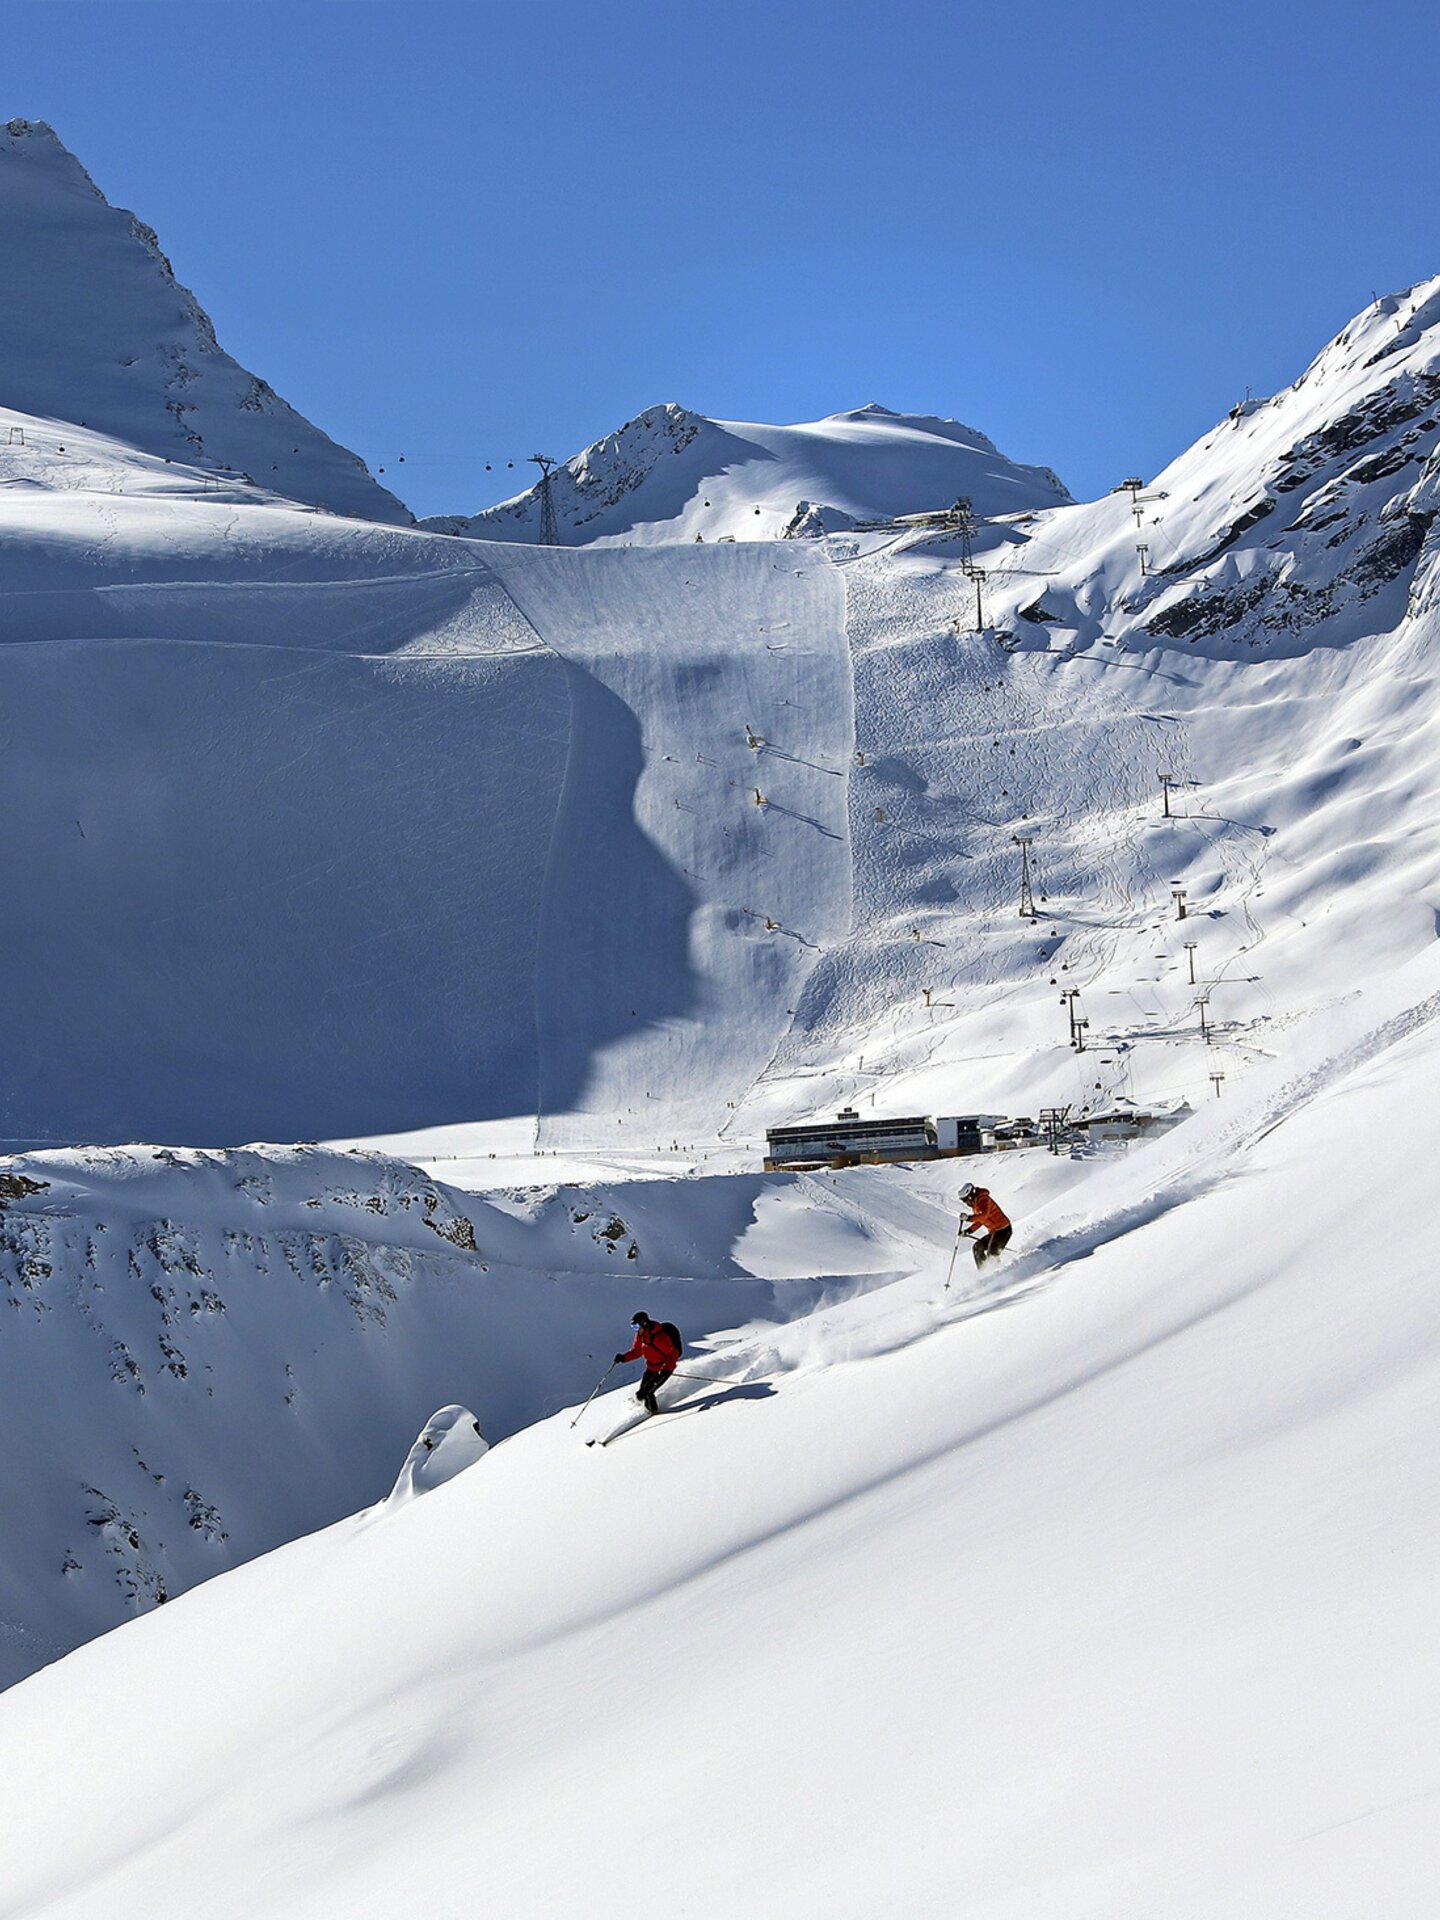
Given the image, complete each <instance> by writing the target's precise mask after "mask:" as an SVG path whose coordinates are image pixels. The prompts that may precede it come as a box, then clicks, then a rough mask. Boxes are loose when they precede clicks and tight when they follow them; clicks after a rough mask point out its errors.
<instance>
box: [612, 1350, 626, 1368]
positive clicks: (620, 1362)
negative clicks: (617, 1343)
mask: <svg viewBox="0 0 1440 1920" xmlns="http://www.w3.org/2000/svg"><path fill="white" fill-rule="evenodd" d="M611 1364H612V1366H617V1367H623V1366H624V1364H625V1356H624V1354H623V1353H617V1354H616V1356H615V1358H614V1360H613V1361H612V1362H611Z"/></svg>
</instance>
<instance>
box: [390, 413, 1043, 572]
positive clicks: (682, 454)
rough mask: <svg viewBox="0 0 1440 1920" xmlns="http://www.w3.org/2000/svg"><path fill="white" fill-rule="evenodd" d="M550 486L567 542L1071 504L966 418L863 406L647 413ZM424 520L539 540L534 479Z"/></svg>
mask: <svg viewBox="0 0 1440 1920" xmlns="http://www.w3.org/2000/svg"><path fill="white" fill-rule="evenodd" d="M550 486H551V491H552V498H553V502H554V511H555V526H556V533H557V535H558V537H559V542H560V544H561V545H562V546H591V545H606V546H610V545H623V546H648V545H653V544H655V543H657V542H664V541H671V540H689V541H694V540H696V539H702V540H725V539H729V540H769V539H774V538H775V537H776V536H778V535H780V534H783V533H785V532H786V531H787V530H799V529H802V528H803V530H804V531H806V532H810V533H815V532H821V531H833V530H835V529H837V528H841V527H848V526H852V525H853V524H854V523H855V522H856V521H859V520H879V519H888V518H890V517H891V516H892V515H894V514H905V513H923V512H929V511H933V510H935V509H936V508H941V507H948V506H951V505H952V504H953V503H954V501H955V500H957V499H958V498H959V497H961V496H962V495H964V496H965V497H967V498H969V499H971V500H972V501H973V502H974V504H975V507H976V509H977V511H979V512H981V513H985V514H1002V513H1019V512H1023V511H1026V510H1030V509H1034V508H1039V507H1052V506H1055V505H1057V504H1058V503H1059V502H1061V501H1064V500H1068V499H1069V497H1070V496H1069V495H1068V494H1067V493H1066V491H1065V489H1064V487H1063V486H1062V485H1061V484H1060V481H1059V480H1058V479H1057V478H1056V476H1055V475H1054V474H1053V473H1052V472H1051V471H1050V469H1049V468H1048V467H1025V466H1019V465H1017V464H1016V463H1015V462H1014V461H1013V460H1008V459H1007V458H1006V457H1005V455H1004V454H1002V453H1000V452H998V451H997V449H996V448H995V446H994V445H993V444H992V443H991V442H990V441H989V440H987V439H986V437H985V435H984V434H983V433H977V432H976V431H975V429H974V428H973V427H965V426H962V425H961V424H960V423H959V421H957V420H941V419H937V418H935V417H934V416H933V415H930V414H914V413H892V412H891V411H890V409H889V408H888V407H882V406H878V405H874V404H872V405H870V406H868V407H857V408H856V409H855V410H854V411H853V412H850V413H836V414H831V415H830V416H829V417H828V418H827V419H824V420H814V421H808V422H805V423H803V424H801V425H797V426H788V427H776V426H762V425H758V424H756V423H754V422H751V421H739V420H707V419H706V418H705V416H704V415H703V414H698V413H691V412H690V411H689V410H688V409H686V408H684V407H678V406H676V405H674V403H673V402H672V403H670V404H669V405H667V406H661V407H647V408H646V410H645V412H644V413H641V414H637V416H636V417H635V419H633V420H629V421H627V422H626V423H625V425H624V426H623V427H621V428H620V429H619V430H618V432H616V433H612V434H610V435H609V436H608V437H607V438H606V439H604V440H599V441H597V442H596V443H595V445H594V446H591V447H587V448H586V449H585V451H584V452H583V453H578V454H576V455H575V456H574V458H573V459H571V460H568V461H566V463H565V464H564V466H562V467H557V468H556V470H555V472H554V473H553V475H552V476H551V480H550ZM424 525H425V526H427V527H429V528H431V529H432V530H433V531H435V532H438V533H454V534H463V535H465V536H467V537H469V538H471V539H481V540H508V541H517V542H521V543H526V544H529V543H534V542H538V541H539V539H540V537H541V532H542V508H541V500H540V490H539V486H538V484H537V485H536V486H535V487H532V488H531V489H530V490H529V491H528V492H526V493H522V494H519V495H517V496H516V498H515V499H513V500H506V501H502V502H501V504H500V505H499V506H495V507H487V508H486V509H485V510H484V511H483V512H481V513H477V514H472V515H470V516H468V517H467V516H464V515H454V514H450V515H441V516H439V517H437V518H434V519H430V520H426V521H425V522H424Z"/></svg>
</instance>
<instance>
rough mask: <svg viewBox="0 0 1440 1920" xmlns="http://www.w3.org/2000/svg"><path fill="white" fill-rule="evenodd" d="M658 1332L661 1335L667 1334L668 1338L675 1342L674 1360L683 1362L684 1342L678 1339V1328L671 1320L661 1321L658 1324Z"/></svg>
mask: <svg viewBox="0 0 1440 1920" xmlns="http://www.w3.org/2000/svg"><path fill="white" fill-rule="evenodd" d="M660 1331H661V1333H668V1334H669V1336H670V1338H671V1339H672V1340H673V1341H674V1342H675V1358H676V1359H677V1360H683V1359H684V1357H685V1342H684V1341H683V1340H682V1339H681V1338H680V1329H679V1327H677V1326H676V1325H675V1322H674V1321H673V1320H662V1321H661V1322H660Z"/></svg>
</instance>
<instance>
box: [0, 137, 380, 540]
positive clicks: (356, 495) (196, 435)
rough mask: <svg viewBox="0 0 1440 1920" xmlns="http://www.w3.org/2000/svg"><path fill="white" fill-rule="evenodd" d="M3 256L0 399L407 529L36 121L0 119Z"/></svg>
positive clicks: (149, 236)
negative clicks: (234, 355)
mask: <svg viewBox="0 0 1440 1920" xmlns="http://www.w3.org/2000/svg"><path fill="white" fill-rule="evenodd" d="M0 260H3V266H4V276H5V300H4V303H3V306H0V369H3V372H0V406H5V407H11V408H14V409H15V410H16V411H17V412H19V413H24V414H31V415H34V416H37V417H38V418H40V419H42V420H46V421H50V422H57V423H64V425H65V427H67V428H71V427H75V426H84V427H87V428H91V429H94V430H95V431H96V432H97V433H101V434H105V435H109V436H111V437H112V438H114V439H116V440H119V441H122V442H124V443H125V444H126V445H128V446H130V447H132V448H136V449H140V450H143V451H144V452H145V453H149V454H152V455H154V456H156V457H157V459H159V460H161V461H163V460H166V459H170V460H178V461H183V462H185V463H186V464H187V465H188V466H191V467H196V468H203V469H207V470H212V471H218V470H224V471H225V472H227V473H228V474H229V475H230V476H232V477H233V478H237V479H238V478H239V477H240V476H241V475H244V476H248V483H249V484H252V485H253V486H255V487H258V488H263V489H267V490H270V491H273V492H275V493H278V494H281V495H284V496H285V497H287V498H289V499H292V500H302V501H307V502H310V503H311V504H323V505H325V506H328V507H329V508H331V509H332V510H333V511H334V512H336V513H346V514H357V515H360V516H362V517H363V518H365V519H370V520H380V521H386V522H389V523H391V524H394V525H398V526H405V525H408V524H409V521H410V518H411V516H410V513H409V511H408V510H407V509H406V508H405V507H404V506H403V505H402V504H401V503H400V501H398V500H397V499H396V498H395V497H394V495H393V494H390V493H387V492H386V491H385V489H384V488H383V487H382V486H380V485H379V484H378V483H377V482H376V481H375V480H373V479H372V478H371V477H370V475H369V473H368V472H367V471H366V469H365V466H364V464H363V462H361V461H360V460H358V459H357V458H356V456H355V455H354V454H352V453H348V452H347V451H346V450H345V448H343V447H339V446H336V444H335V442H334V441H333V440H330V439H328V438H327V437H326V436H325V435H324V434H323V433H321V432H320V431H319V430H318V429H317V428H315V427H312V426H311V425H310V423H309V421H308V420H305V419H303V418H302V417H301V416H300V415H299V414H298V413H296V412H295V410H294V408H293V407H290V406H287V405H286V403H285V402H284V401H283V400H282V399H281V398H280V397H279V395H278V394H276V393H275V392H274V391H273V390H272V389H271V388H270V387H269V386H268V385H267V384H266V382H265V381H263V380H261V379H259V378H258V377H257V376H256V375H255V374H252V373H248V372H247V371H246V370H245V368H244V367H241V366H238V365H237V364H236V362H235V361H234V360H232V359H231V358H230V356H229V354H227V353H225V352H223V351H222V349H221V348H220V346H219V345H218V343H217V341H216V338H215V329H214V326H213V325H212V323H211V321H210V319H209V316H208V315H207V314H206V313H205V312H204V311H203V310H202V309H201V307H200V306H199V305H198V303H197V302H196V300H195V297H194V295H193V294H191V293H189V292H188V291H187V290H186V289H185V288H184V287H182V286H180V285H179V284H178V283H177V281H176V279H175V276H174V274H173V273H172V272H171V269H170V263H169V261H168V260H167V259H166V258H165V256H164V254H163V253H161V251H160V247H159V243H158V241H157V240H156V237H155V235H154V234H153V233H152V232H151V230H150V229H149V228H148V227H146V226H144V225H142V224H141V222H140V221H138V220H137V219H136V218H135V216H134V215H133V214H130V213H126V212H125V211H123V209H121V208H118V207H112V206H110V205H109V204H108V203H107V202H106V200H105V198H104V196H103V195H102V194H101V192H100V190H99V189H98V188H97V187H96V185H95V184H94V182H93V181H92V180H91V178H90V176H89V175H88V174H87V173H86V171H85V169H84V168H83V167H82V166H81V165H80V163H79V161H78V160H76V159H75V157H74V156H73V155H72V154H71V153H69V152H68V151H67V150H66V148H65V147H64V146H62V144H61V143H60V141H59V140H58V139H57V138H56V136H55V134H54V132H53V131H52V129H51V128H50V127H48V126H46V125H45V124H44V122H43V121H29V120H12V121H10V122H9V123H8V125H6V126H4V127H0ZM6 437H7V435H6V434H4V433H0V439H3V438H6ZM58 440H59V442H60V443H64V442H65V440H66V434H65V433H64V432H63V431H62V432H61V433H60V435H59V436H58ZM70 451H71V454H72V457H73V454H74V449H73V448H71V449H70ZM23 466H24V463H23V462H22V463H21V471H20V477H21V478H22V479H23ZM12 484H13V482H12Z"/></svg>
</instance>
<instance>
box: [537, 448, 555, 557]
mask: <svg viewBox="0 0 1440 1920" xmlns="http://www.w3.org/2000/svg"><path fill="white" fill-rule="evenodd" d="M530 458H531V461H532V462H533V463H534V465H535V466H537V467H539V469H540V544H541V546H542V547H558V546H559V544H560V535H559V533H558V532H557V531H556V528H555V502H554V500H553V498H552V497H551V493H550V470H551V468H552V467H557V466H559V464H560V463H559V461H558V460H552V459H551V458H550V456H549V454H548V453H532V454H531V456H530Z"/></svg>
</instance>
